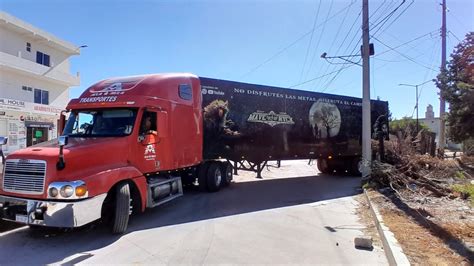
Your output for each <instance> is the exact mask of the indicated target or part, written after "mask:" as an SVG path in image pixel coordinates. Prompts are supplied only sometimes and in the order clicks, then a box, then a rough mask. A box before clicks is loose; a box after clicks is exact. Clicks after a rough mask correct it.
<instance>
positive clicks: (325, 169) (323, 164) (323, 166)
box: [317, 158, 331, 174]
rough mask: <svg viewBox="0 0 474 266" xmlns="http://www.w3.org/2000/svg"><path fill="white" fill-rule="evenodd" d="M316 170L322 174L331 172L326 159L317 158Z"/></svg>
mask: <svg viewBox="0 0 474 266" xmlns="http://www.w3.org/2000/svg"><path fill="white" fill-rule="evenodd" d="M317 165H318V169H319V171H320V172H321V173H323V174H329V173H330V172H331V171H330V170H329V168H330V167H329V162H328V160H326V159H322V158H319V159H318V161H317Z"/></svg>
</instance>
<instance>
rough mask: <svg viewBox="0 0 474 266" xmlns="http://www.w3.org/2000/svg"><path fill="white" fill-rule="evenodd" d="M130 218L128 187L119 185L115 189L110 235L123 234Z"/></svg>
mask: <svg viewBox="0 0 474 266" xmlns="http://www.w3.org/2000/svg"><path fill="white" fill-rule="evenodd" d="M129 217H130V186H129V185H128V183H122V184H119V185H118V186H117V187H116V188H115V210H114V216H113V225H112V233H114V234H123V233H125V231H126V230H127V226H128V219H129Z"/></svg>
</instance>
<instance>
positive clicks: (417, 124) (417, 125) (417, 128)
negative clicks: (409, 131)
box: [398, 79, 433, 134]
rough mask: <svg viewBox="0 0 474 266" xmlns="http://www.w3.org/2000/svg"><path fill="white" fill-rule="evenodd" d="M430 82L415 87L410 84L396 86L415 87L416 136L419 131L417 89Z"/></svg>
mask: <svg viewBox="0 0 474 266" xmlns="http://www.w3.org/2000/svg"><path fill="white" fill-rule="evenodd" d="M430 81H433V80H432V79H430V80H427V81H425V82H422V83H420V84H416V85H411V84H403V83H402V84H398V86H407V87H415V89H416V97H415V98H416V105H415V108H416V134H418V132H419V131H420V123H419V120H418V98H419V95H418V87H419V86H421V85H424V84H426V83H428V82H430Z"/></svg>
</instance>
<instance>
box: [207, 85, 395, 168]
mask: <svg viewBox="0 0 474 266" xmlns="http://www.w3.org/2000/svg"><path fill="white" fill-rule="evenodd" d="M200 80H201V93H202V96H203V102H202V106H203V119H204V151H203V153H204V159H217V158H224V159H227V160H230V161H234V169H235V170H237V169H242V168H243V169H245V170H254V171H256V172H257V173H258V176H259V177H260V172H261V170H262V168H263V167H264V166H265V165H266V163H267V161H273V160H276V161H280V160H291V159H318V167H319V168H320V170H321V171H322V172H326V173H332V172H334V171H350V172H358V171H357V170H358V169H359V164H360V161H361V153H362V146H361V144H362V99H360V98H354V97H347V96H341V95H334V94H325V93H317V92H311V91H302V90H294V89H285V88H278V87H271V86H263V85H255V84H247V83H240V82H233V81H226V80H218V79H210V78H200ZM371 110H372V114H371V116H372V117H371V119H372V120H371V121H372V124H373V125H375V124H376V121H377V124H379V125H380V124H383V125H384V128H385V129H388V122H387V117H388V102H385V101H374V100H373V101H371ZM245 161H246V162H247V163H246V164H244V162H245Z"/></svg>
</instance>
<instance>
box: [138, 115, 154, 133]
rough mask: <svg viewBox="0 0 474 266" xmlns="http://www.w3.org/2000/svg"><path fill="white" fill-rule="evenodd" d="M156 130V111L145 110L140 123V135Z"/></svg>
mask: <svg viewBox="0 0 474 266" xmlns="http://www.w3.org/2000/svg"><path fill="white" fill-rule="evenodd" d="M156 131H157V125H156V112H149V111H145V112H144V113H143V117H142V121H141V124H140V135H145V134H153V133H156Z"/></svg>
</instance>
